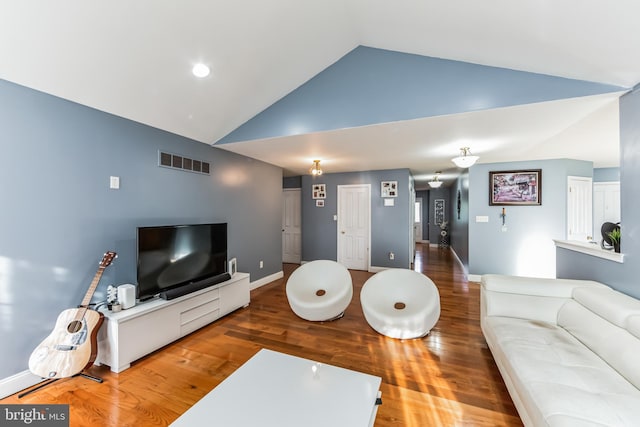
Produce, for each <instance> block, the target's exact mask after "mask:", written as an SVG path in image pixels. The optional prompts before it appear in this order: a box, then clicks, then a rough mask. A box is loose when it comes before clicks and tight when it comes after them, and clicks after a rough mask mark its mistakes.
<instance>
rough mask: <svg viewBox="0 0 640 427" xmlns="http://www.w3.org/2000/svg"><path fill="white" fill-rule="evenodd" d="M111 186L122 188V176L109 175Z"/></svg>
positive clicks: (115, 188)
mask: <svg viewBox="0 0 640 427" xmlns="http://www.w3.org/2000/svg"><path fill="white" fill-rule="evenodd" d="M109 188H112V189H114V190H117V189H119V188H120V177H119V176H111V177H109Z"/></svg>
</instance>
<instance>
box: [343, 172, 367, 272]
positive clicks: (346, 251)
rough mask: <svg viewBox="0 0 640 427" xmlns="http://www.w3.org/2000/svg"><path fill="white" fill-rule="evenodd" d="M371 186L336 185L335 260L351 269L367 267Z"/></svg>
mask: <svg viewBox="0 0 640 427" xmlns="http://www.w3.org/2000/svg"><path fill="white" fill-rule="evenodd" d="M370 224H371V186H370V185H369V184H366V185H338V228H337V231H338V239H337V240H338V262H339V263H340V264H342V265H344V266H345V267H347V268H349V269H353V270H365V271H368V270H369V265H370V263H371V259H370V252H369V247H370V244H369V242H370V240H371V227H370Z"/></svg>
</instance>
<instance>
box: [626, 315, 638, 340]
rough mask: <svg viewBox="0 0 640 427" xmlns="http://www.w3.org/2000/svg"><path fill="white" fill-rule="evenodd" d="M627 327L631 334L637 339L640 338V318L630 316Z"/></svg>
mask: <svg viewBox="0 0 640 427" xmlns="http://www.w3.org/2000/svg"><path fill="white" fill-rule="evenodd" d="M626 326H627V331H629V333H631V334H632V335H633V336H635V337H636V338H640V316H629V318H628V319H627V325H626Z"/></svg>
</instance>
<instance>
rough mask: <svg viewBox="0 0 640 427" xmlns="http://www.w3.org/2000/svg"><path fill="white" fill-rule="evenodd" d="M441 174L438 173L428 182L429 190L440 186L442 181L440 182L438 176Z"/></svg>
mask: <svg viewBox="0 0 640 427" xmlns="http://www.w3.org/2000/svg"><path fill="white" fill-rule="evenodd" d="M441 173H442V172H440V171H438V172H436V174H435V175H434V177H433V179H432V180H431V181H429V187H431V188H439V187H440V186H441V185H442V181H440V174H441Z"/></svg>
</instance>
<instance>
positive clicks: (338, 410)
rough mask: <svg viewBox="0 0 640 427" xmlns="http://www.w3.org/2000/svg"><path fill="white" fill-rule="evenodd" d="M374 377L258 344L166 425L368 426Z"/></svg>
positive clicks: (375, 384) (376, 389) (373, 401)
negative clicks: (187, 408) (250, 356)
mask: <svg viewBox="0 0 640 427" xmlns="http://www.w3.org/2000/svg"><path fill="white" fill-rule="evenodd" d="M380 382H381V379H380V377H376V376H373V375H368V374H363V373H360V372H356V371H351V370H348V369H343V368H338V367H336V366H331V365H325V364H320V363H316V362H314V361H312V360H307V359H302V358H300V357H295V356H290V355H287V354H283V353H278V352H275V351H271V350H266V349H262V350H260V351H259V352H258V353H256V354H255V355H254V356H253V357H252V358H251V359H249V360H248V361H247V362H246V363H245V364H244V365H242V366H241V367H240V368H239V369H238V370H236V371H235V372H234V373H232V374H231V375H229V377H228V378H226V379H225V380H224V381H223V382H221V383H220V384H219V385H218V386H217V387H216V388H214V389H213V390H212V391H211V392H209V393H208V394H207V395H206V396H204V397H203V398H202V399H200V401H198V402H197V403H196V404H195V405H193V406H192V407H191V408H190V409H189V410H188V411H187V412H185V413H184V414H182V416H181V417H180V418H178V419H177V420H175V422H174V423H173V424H171V425H172V426H175V427H180V426H185V427H187V426H188V427H197V426H225V427H233V426H240V427H250V426H273V427H301V426H305V427H315V426H317V427H327V426H331V427H340V426H344V427H366V426H373V423H374V421H375V417H376V412H377V408H378V406H377V404H376V399H377V398H378V397H379V396H380V393H379V390H380Z"/></svg>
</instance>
